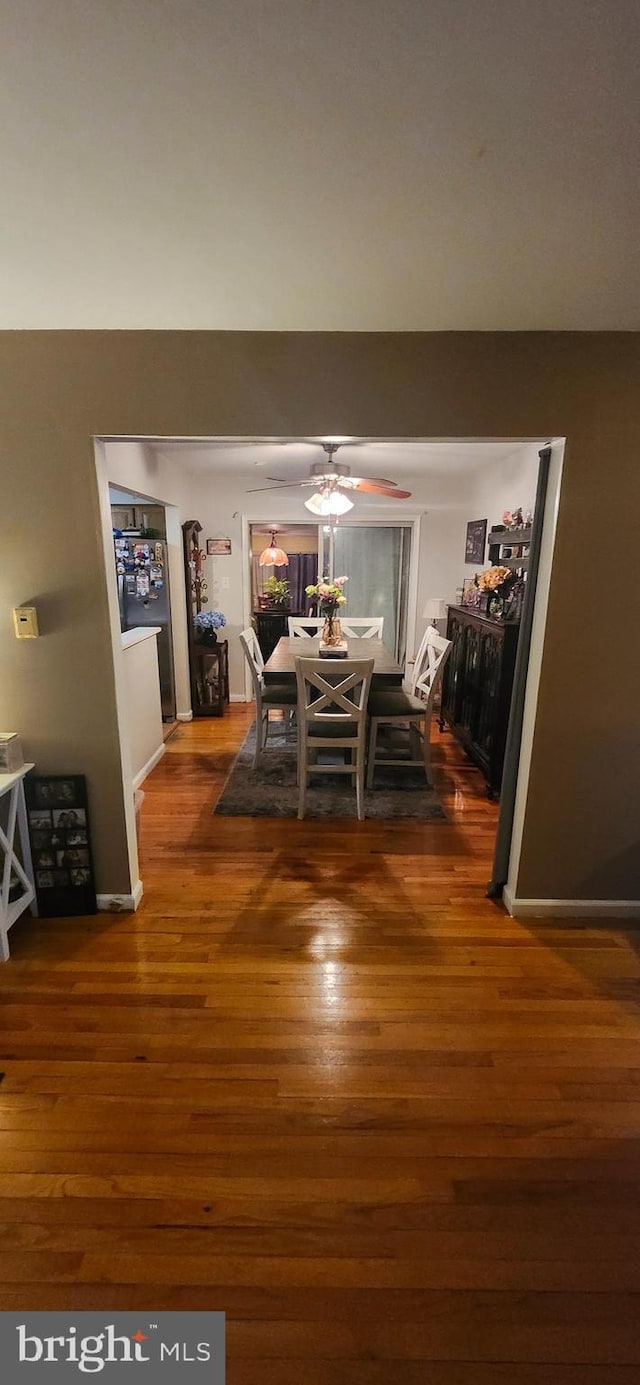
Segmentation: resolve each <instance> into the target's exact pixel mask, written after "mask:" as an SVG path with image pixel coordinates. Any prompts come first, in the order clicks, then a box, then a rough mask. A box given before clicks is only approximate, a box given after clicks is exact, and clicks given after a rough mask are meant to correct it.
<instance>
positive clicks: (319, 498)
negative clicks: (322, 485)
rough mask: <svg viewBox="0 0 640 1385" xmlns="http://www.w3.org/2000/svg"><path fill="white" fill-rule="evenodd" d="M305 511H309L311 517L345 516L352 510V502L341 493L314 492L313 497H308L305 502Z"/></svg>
mask: <svg viewBox="0 0 640 1385" xmlns="http://www.w3.org/2000/svg"><path fill="white" fill-rule="evenodd" d="M304 504H305V509H307V510H311V513H312V515H320V516H324V515H346V514H347V513H348V511H349V510H352V509H353V500H349V497H348V496H347V495H343V494H342V491H330V492H329V493H327V492H326V491H325V492H323V491H316V493H315V495H310V496H309V499H308V500H305V502H304Z"/></svg>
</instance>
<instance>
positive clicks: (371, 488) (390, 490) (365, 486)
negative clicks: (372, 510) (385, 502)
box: [353, 477, 411, 500]
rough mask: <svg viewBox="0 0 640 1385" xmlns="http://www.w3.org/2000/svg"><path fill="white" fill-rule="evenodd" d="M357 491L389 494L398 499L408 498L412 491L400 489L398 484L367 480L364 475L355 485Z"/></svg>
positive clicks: (371, 493)
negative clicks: (382, 484) (382, 483)
mask: <svg viewBox="0 0 640 1385" xmlns="http://www.w3.org/2000/svg"><path fill="white" fill-rule="evenodd" d="M353 489H354V490H356V491H365V492H366V493H367V494H370V495H389V496H393V497H394V498H395V499H396V500H408V499H409V498H410V496H411V491H400V490H398V488H397V486H381V485H378V483H377V482H376V481H365V480H364V478H363V477H358V478H357V480H356V484H355V486H354V487H353Z"/></svg>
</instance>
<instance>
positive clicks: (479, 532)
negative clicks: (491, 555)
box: [464, 519, 487, 563]
mask: <svg viewBox="0 0 640 1385" xmlns="http://www.w3.org/2000/svg"><path fill="white" fill-rule="evenodd" d="M486 542H487V521H486V519H470V520H469V523H468V524H467V542H466V544H465V550H464V560H465V563H483V562H484V550H485V546H486Z"/></svg>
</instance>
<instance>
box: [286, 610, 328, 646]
mask: <svg viewBox="0 0 640 1385" xmlns="http://www.w3.org/2000/svg"><path fill="white" fill-rule="evenodd" d="M287 625H288V629H289V639H290V640H310V639H313V637H314V636H315V635H319V634H320V631H321V629H322V627H323V625H324V616H289V619H288V621H287Z"/></svg>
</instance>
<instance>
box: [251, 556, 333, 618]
mask: <svg viewBox="0 0 640 1385" xmlns="http://www.w3.org/2000/svg"><path fill="white" fill-rule="evenodd" d="M274 575H275V576H276V577H277V578H278V581H279V582H288V583H289V597H290V600H289V610H290V611H291V612H294V613H295V612H296V611H299V612H300V613H301V614H302V615H306V614H307V613H308V610H309V598H308V596H306V595H305V587H310V586H311V584H312V583H313V582H315V581H316V579H317V576H318V555H317V553H290V554H289V566H288V567H260V560H259V557H258V555H257V554H256V555H254V557H252V559H251V594H252V598H253V609H254V610H256V609H257V607H258V597H260V596H262V595H263V594H264V584H265V582H266V581H267V579H268V578H269V577H273V576H274Z"/></svg>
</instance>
